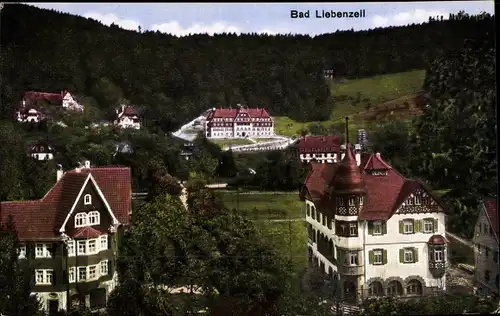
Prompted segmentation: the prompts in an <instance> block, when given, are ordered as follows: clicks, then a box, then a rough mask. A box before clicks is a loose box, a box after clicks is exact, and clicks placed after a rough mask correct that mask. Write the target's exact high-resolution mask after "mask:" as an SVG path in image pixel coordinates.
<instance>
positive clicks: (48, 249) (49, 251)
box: [45, 244, 54, 258]
mask: <svg viewBox="0 0 500 316" xmlns="http://www.w3.org/2000/svg"><path fill="white" fill-rule="evenodd" d="M53 256H54V244H46V245H45V257H47V258H52V257H53Z"/></svg>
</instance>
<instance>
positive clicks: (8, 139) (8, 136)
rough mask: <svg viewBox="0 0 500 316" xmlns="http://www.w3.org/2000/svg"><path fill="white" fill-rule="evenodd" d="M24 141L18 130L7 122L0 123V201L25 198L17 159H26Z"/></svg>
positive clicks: (22, 177)
mask: <svg viewBox="0 0 500 316" xmlns="http://www.w3.org/2000/svg"><path fill="white" fill-rule="evenodd" d="M26 154H27V153H26V151H25V149H24V141H23V138H22V135H21V133H20V131H19V130H18V129H16V128H15V126H14V125H13V124H12V122H9V121H0V157H2V158H1V159H2V163H1V164H0V179H2V185H1V186H0V200H1V201H11V200H20V199H22V198H24V197H25V192H24V188H25V183H24V174H23V170H24V168H23V166H22V163H21V160H20V159H19V157H26Z"/></svg>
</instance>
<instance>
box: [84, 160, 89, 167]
mask: <svg viewBox="0 0 500 316" xmlns="http://www.w3.org/2000/svg"><path fill="white" fill-rule="evenodd" d="M84 168H85V169H90V160H85V162H84Z"/></svg>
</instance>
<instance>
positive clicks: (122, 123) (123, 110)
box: [115, 105, 141, 129]
mask: <svg viewBox="0 0 500 316" xmlns="http://www.w3.org/2000/svg"><path fill="white" fill-rule="evenodd" d="M115 124H116V125H118V126H119V127H120V128H134V129H141V122H140V119H139V115H138V114H137V111H136V110H135V109H134V108H133V107H132V106H130V105H127V106H125V105H122V106H121V107H120V109H117V110H116V120H115Z"/></svg>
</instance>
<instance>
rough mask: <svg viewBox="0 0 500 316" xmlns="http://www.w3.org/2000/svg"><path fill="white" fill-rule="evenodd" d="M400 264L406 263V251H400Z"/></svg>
mask: <svg viewBox="0 0 500 316" xmlns="http://www.w3.org/2000/svg"><path fill="white" fill-rule="evenodd" d="M399 262H400V263H404V262H405V250H404V249H399Z"/></svg>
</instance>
